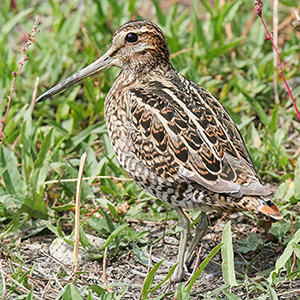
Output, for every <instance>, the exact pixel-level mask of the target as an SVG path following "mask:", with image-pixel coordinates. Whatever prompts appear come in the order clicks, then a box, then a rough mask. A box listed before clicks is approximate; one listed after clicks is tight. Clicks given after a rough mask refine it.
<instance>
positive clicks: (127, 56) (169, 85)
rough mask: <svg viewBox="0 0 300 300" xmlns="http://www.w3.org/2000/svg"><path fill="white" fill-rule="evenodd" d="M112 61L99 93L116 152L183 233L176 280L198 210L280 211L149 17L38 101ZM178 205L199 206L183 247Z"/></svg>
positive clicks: (232, 129) (217, 107)
mask: <svg viewBox="0 0 300 300" xmlns="http://www.w3.org/2000/svg"><path fill="white" fill-rule="evenodd" d="M111 66H117V67H120V68H121V69H122V70H121V72H120V74H119V76H118V78H117V79H116V81H115V82H114V84H113V86H112V88H111V89H110V91H109V93H108V95H107V97H106V100H105V118H106V122H107V129H108V134H109V137H110V140H111V143H112V146H113V149H114V151H115V154H116V156H117V158H118V159H119V161H120V163H121V165H122V166H123V167H124V168H125V170H126V171H127V172H128V174H129V175H130V176H131V177H133V178H134V179H135V180H136V181H137V183H138V184H139V185H140V186H142V187H143V188H145V189H147V190H148V191H149V192H150V193H152V194H153V195H154V196H156V197H157V198H159V199H160V200H162V201H164V202H166V203H168V204H169V205H170V206H172V207H174V209H175V210H176V211H177V213H178V218H179V222H180V225H181V227H182V234H181V240H180V247H179V254H178V262H179V264H178V267H177V269H176V272H175V274H174V280H177V281H179V280H181V279H182V276H183V267H184V264H186V263H188V262H189V260H190V258H191V255H192V253H193V250H194V248H195V246H196V245H197V244H198V242H199V241H200V240H201V238H202V236H203V235H204V234H205V232H206V229H207V220H206V216H205V212H207V211H211V210H217V211H226V212H234V211H245V210H248V211H251V212H254V213H255V212H259V211H260V212H263V213H264V214H266V215H268V216H271V217H273V218H275V219H281V218H282V214H281V213H280V212H279V210H278V208H277V207H276V205H275V204H273V203H272V202H271V201H270V199H271V198H270V194H271V192H270V191H269V190H268V189H267V188H266V187H265V186H263V185H262V184H261V182H260V180H259V178H258V175H257V172H256V170H255V168H254V166H253V163H252V160H251V158H250V156H249V153H248V151H247V149H246V146H245V144H244V141H243V139H242V137H241V134H240V132H239V131H238V129H237V127H236V125H235V124H234V122H233V121H232V119H231V118H230V116H229V115H228V113H227V112H226V110H225V109H224V108H223V107H222V105H221V104H220V103H219V102H218V101H217V100H216V99H215V98H214V96H212V94H211V93H210V92H208V91H207V90H205V89H204V88H202V87H201V86H199V85H197V84H196V83H194V82H191V81H189V80H188V79H186V78H185V77H183V76H182V75H180V74H179V73H178V72H177V71H176V70H175V69H174V68H173V66H172V64H171V62H170V53H169V49H168V46H167V42H166V39H165V37H164V35H163V33H162V31H161V30H160V28H159V27H158V26H156V25H155V24H153V23H151V22H147V21H132V22H128V23H126V24H124V25H123V26H121V27H120V28H119V29H118V30H117V31H116V32H115V34H114V35H113V40H112V43H111V46H110V48H109V50H108V51H107V52H106V53H105V54H104V55H103V56H102V57H100V58H99V59H98V60H97V61H95V62H94V63H92V64H91V65H89V66H88V67H86V68H85V69H83V70H81V71H79V72H77V73H76V74H74V75H72V76H71V77H69V78H68V79H66V80H64V81H63V82H62V83H59V84H58V85H57V86H55V87H53V88H52V89H50V90H49V91H48V92H46V93H45V94H43V95H42V96H40V97H39V98H38V99H37V102H39V101H42V100H44V99H46V98H48V97H49V96H51V95H54V94H56V93H58V92H60V91H62V90H64V89H66V88H67V87H69V86H71V85H73V84H74V83H76V82H79V81H80V80H82V79H83V78H86V77H88V76H90V75H92V74H95V73H96V72H98V71H100V70H103V69H105V68H108V67H111ZM182 208H194V209H199V210H201V211H202V217H201V220H200V222H199V223H198V224H197V228H196V234H195V237H194V238H193V240H192V242H191V244H190V246H189V247H187V238H188V230H189V221H188V219H187V217H186V216H185V214H184V213H183V211H182Z"/></svg>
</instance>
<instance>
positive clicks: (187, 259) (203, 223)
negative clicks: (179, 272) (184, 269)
mask: <svg viewBox="0 0 300 300" xmlns="http://www.w3.org/2000/svg"><path fill="white" fill-rule="evenodd" d="M207 227H208V225H207V217H206V213H205V212H202V213H201V219H200V221H199V222H198V224H197V225H196V232H195V235H194V237H193V239H192V241H191V243H190V245H189V247H188V248H187V250H186V253H185V255H184V264H185V265H186V266H189V265H190V263H191V258H192V254H193V251H194V249H195V247H196V246H197V245H198V244H199V242H200V241H201V239H202V238H203V236H204V235H205V233H206V231H207Z"/></svg>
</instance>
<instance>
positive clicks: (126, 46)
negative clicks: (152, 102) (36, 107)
mask: <svg viewBox="0 0 300 300" xmlns="http://www.w3.org/2000/svg"><path fill="white" fill-rule="evenodd" d="M169 58H170V53H169V49H168V45H167V41H166V38H165V37H164V35H163V33H162V31H161V29H160V28H159V27H158V26H157V25H155V24H153V23H151V22H149V21H130V22H128V23H126V24H124V25H123V26H121V27H120V28H119V29H118V30H117V31H116V32H115V33H114V35H113V38H112V42H111V45H110V47H109V49H108V50H107V52H106V53H105V54H104V55H102V56H101V57H100V58H98V59H97V60H96V61H94V62H93V63H92V64H90V65H88V66H87V67H85V68H84V69H82V70H80V71H78V72H76V73H75V74H73V75H72V76H70V77H68V78H67V79H65V80H64V81H62V82H61V83H59V84H57V85H56V86H54V87H53V88H51V89H50V90H48V91H47V92H45V93H44V94H43V95H41V96H40V97H38V98H37V99H36V102H41V101H43V100H45V99H47V98H48V97H50V96H52V95H55V94H57V93H59V92H61V91H63V90H65V89H66V88H68V87H70V86H71V85H73V84H75V83H78V82H79V81H81V80H83V79H84V78H86V77H88V76H91V75H93V74H95V73H98V72H99V71H101V70H104V69H107V68H109V67H112V66H116V67H120V68H122V69H123V70H127V71H129V72H133V73H135V74H136V75H137V76H138V75H139V74H142V73H143V72H149V71H150V70H151V69H153V68H155V67H156V66H157V65H159V64H162V63H169Z"/></svg>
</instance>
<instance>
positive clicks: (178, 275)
mask: <svg viewBox="0 0 300 300" xmlns="http://www.w3.org/2000/svg"><path fill="white" fill-rule="evenodd" d="M175 210H176V212H177V215H178V221H179V227H180V228H181V233H180V244H179V250H178V257H177V262H178V265H177V267H176V269H175V272H174V273H173V275H172V280H173V281H175V282H179V281H181V279H182V277H183V267H184V254H185V250H186V244H187V240H188V236H189V227H190V221H189V219H188V218H187V217H186V215H185V214H184V212H183V210H182V208H181V207H176V208H175Z"/></svg>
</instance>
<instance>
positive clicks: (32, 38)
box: [0, 15, 39, 145]
mask: <svg viewBox="0 0 300 300" xmlns="http://www.w3.org/2000/svg"><path fill="white" fill-rule="evenodd" d="M38 24H39V16H38V15H36V17H35V22H34V26H33V28H32V30H31V32H28V33H27V34H26V37H27V43H26V45H25V47H23V48H22V53H23V55H22V59H21V61H20V62H19V68H18V71H17V72H16V71H13V72H12V76H13V77H14V78H13V80H12V83H11V88H10V93H9V96H8V103H7V107H6V112H5V116H4V118H3V119H2V120H1V121H0V122H1V127H0V145H1V144H2V133H3V128H4V124H5V122H6V119H7V116H8V112H9V108H10V104H11V100H12V94H13V91H14V89H15V82H16V78H17V76H18V75H19V74H20V72H21V69H22V67H23V65H24V63H25V61H27V60H28V56H26V53H27V50H28V48H29V47H30V46H31V45H32V44H34V42H35V41H36V34H37V33H38V32H39V30H37V26H38Z"/></svg>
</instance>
